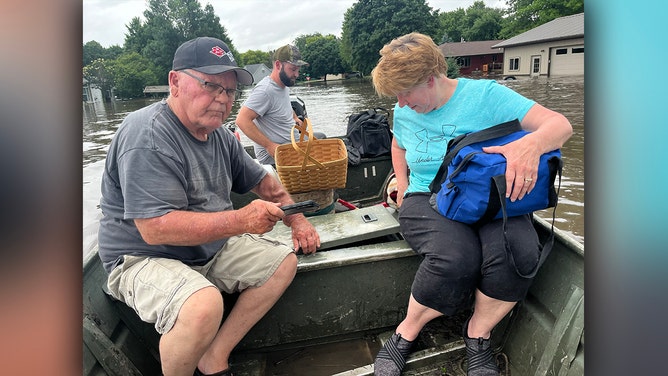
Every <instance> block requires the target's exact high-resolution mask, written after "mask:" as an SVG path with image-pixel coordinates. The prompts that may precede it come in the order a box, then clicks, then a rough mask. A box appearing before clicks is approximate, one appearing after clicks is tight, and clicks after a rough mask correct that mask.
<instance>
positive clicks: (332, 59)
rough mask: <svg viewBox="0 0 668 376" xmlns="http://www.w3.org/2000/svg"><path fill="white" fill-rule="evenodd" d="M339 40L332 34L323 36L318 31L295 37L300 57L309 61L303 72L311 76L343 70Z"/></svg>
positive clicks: (322, 75) (315, 76)
mask: <svg viewBox="0 0 668 376" xmlns="http://www.w3.org/2000/svg"><path fill="white" fill-rule="evenodd" d="M340 44H341V41H340V40H339V39H338V38H337V37H336V36H334V35H332V34H328V35H325V36H323V35H322V34H320V33H316V34H310V35H302V36H299V37H298V38H297V39H295V45H296V46H297V47H298V48H299V51H300V52H301V53H302V58H303V59H304V60H305V61H307V62H308V63H309V65H308V66H307V67H305V69H303V71H304V73H305V74H308V75H310V76H311V77H313V78H319V77H324V78H325V80H327V75H328V74H339V73H343V72H344V67H343V63H342V61H341V54H340Z"/></svg>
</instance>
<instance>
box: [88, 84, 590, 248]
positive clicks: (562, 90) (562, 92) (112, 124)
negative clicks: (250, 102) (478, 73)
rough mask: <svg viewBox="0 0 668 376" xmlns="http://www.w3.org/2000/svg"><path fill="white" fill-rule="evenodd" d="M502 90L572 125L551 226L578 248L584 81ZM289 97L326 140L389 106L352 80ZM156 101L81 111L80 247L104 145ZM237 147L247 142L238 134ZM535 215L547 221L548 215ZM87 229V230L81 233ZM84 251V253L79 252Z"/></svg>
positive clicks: (298, 90)
mask: <svg viewBox="0 0 668 376" xmlns="http://www.w3.org/2000/svg"><path fill="white" fill-rule="evenodd" d="M503 84H504V85H507V86H508V87H510V88H512V89H514V90H516V91H517V92H519V93H521V94H523V95H524V96H526V97H528V98H531V99H534V100H535V101H537V102H538V103H540V104H542V105H544V106H546V107H548V108H551V109H554V110H556V111H559V112H561V113H563V114H564V115H565V116H566V117H568V119H569V120H570V121H571V123H572V124H573V128H574V133H573V136H572V137H571V139H570V140H569V141H568V143H567V144H566V145H565V146H564V148H563V149H562V157H563V160H564V172H563V177H562V181H561V191H560V195H559V205H558V207H557V212H556V222H555V224H556V226H557V227H558V228H560V229H561V230H564V231H566V232H567V233H569V234H571V235H572V236H573V237H574V238H576V239H577V240H579V241H581V242H584V77H565V78H549V79H548V78H535V79H525V80H517V81H504V82H503ZM292 93H293V94H294V95H296V96H298V97H299V98H301V99H302V100H303V101H304V102H305V104H306V110H307V112H308V115H309V118H310V119H311V122H312V124H313V126H314V127H315V128H316V129H317V130H318V131H321V132H324V133H325V134H327V135H329V136H337V135H343V134H345V133H346V125H347V121H346V117H347V116H348V115H350V114H352V113H355V112H358V111H361V110H364V109H368V108H373V107H383V108H386V109H391V108H393V107H394V102H395V100H393V99H388V98H385V99H381V98H378V97H377V96H376V94H375V92H374V91H373V88H372V86H371V85H370V84H369V83H365V82H360V81H357V80H349V81H345V82H341V81H334V82H329V83H327V84H322V83H311V84H309V85H304V86H296V87H293V88H292ZM243 99H244V96H242V98H241V100H240V101H239V102H237V104H235V106H234V108H233V110H232V115H230V117H229V118H228V121H227V124H228V125H232V124H234V118H235V117H236V113H237V111H238V107H239V103H241V102H242V101H243ZM157 100H159V99H157V98H155V99H136V100H130V101H115V102H112V103H100V102H97V103H95V104H84V105H83V114H84V116H83V165H84V173H83V176H84V181H83V187H84V246H85V245H86V238H87V237H89V238H92V237H93V236H94V235H95V234H94V232H96V231H95V230H94V228H95V226H94V222H96V221H97V218H98V216H99V209H98V208H97V204H98V201H99V176H100V174H101V171H102V167H103V163H104V162H103V161H104V158H105V156H106V152H107V148H108V146H109V142H110V141H111V138H112V137H113V135H114V133H115V132H116V129H117V127H118V126H119V124H120V123H121V121H122V120H123V118H124V117H125V116H126V115H127V114H128V113H129V112H131V111H134V110H136V109H138V108H141V107H143V106H146V105H147V104H149V103H152V102H155V101H157ZM241 137H242V142H244V143H246V144H247V143H248V142H249V141H248V139H247V138H246V137H245V136H244V135H243V134H242V135H241ZM539 215H540V216H541V217H543V218H545V219H548V220H551V219H552V210H546V211H543V212H541V213H539ZM87 228H88V230H87ZM84 250H85V248H84Z"/></svg>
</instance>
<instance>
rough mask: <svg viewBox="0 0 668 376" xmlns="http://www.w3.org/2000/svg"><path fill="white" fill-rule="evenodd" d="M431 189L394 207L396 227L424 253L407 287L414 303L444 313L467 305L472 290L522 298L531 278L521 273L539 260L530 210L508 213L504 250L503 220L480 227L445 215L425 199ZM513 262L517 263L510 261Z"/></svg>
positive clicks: (506, 298) (503, 297)
mask: <svg viewBox="0 0 668 376" xmlns="http://www.w3.org/2000/svg"><path fill="white" fill-rule="evenodd" d="M429 197H430V194H412V195H408V196H407V197H405V198H404V201H403V203H402V205H401V207H400V208H399V223H400V225H401V232H402V234H403V236H404V238H405V239H406V241H407V242H408V243H409V244H410V246H411V247H412V248H413V250H415V252H416V253H418V254H419V255H421V256H423V260H422V263H421V264H420V267H419V268H418V271H417V273H416V274H415V279H414V280H413V286H412V288H411V293H412V295H413V297H414V298H415V300H417V301H418V303H420V304H422V305H424V306H427V307H429V308H432V309H435V310H437V311H439V312H441V313H443V314H444V315H453V314H455V313H456V312H457V311H458V310H460V309H464V308H470V304H471V303H472V301H473V296H474V292H475V290H476V289H479V290H480V291H481V292H482V293H483V294H485V295H487V296H489V297H491V298H494V299H498V300H503V301H508V302H516V301H519V300H522V299H524V297H525V296H526V294H527V292H528V291H529V287H530V286H531V283H532V282H533V279H530V278H523V277H520V276H519V275H518V273H517V270H519V271H520V272H521V273H523V274H527V273H529V272H530V271H532V270H533V269H534V268H535V267H536V265H537V264H538V259H539V258H540V251H541V246H540V242H539V239H538V234H537V233H536V230H535V229H534V227H533V224H532V220H531V216H530V215H523V216H519V217H512V218H508V221H507V232H508V234H507V238H508V242H509V244H510V248H511V249H512V250H513V251H512V252H513V257H514V259H515V263H513V262H512V261H511V260H510V258H509V257H508V256H507V254H506V248H505V242H504V237H503V220H502V219H499V220H495V221H492V222H490V223H488V224H486V225H484V226H482V227H481V228H479V229H476V228H474V227H472V226H470V225H467V224H465V223H461V222H456V221H453V220H450V219H448V218H445V217H444V216H442V215H440V214H439V213H438V212H436V211H435V210H434V209H433V208H432V207H431V205H430V204H429ZM516 266H517V269H515V267H516Z"/></svg>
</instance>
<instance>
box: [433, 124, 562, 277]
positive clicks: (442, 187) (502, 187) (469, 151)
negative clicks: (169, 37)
mask: <svg viewBox="0 0 668 376" xmlns="http://www.w3.org/2000/svg"><path fill="white" fill-rule="evenodd" d="M528 133H529V132H527V131H524V130H522V128H521V126H520V123H519V121H518V120H517V119H515V120H512V121H509V122H506V123H502V124H498V125H495V126H493V127H490V128H487V129H484V130H482V131H479V132H473V133H468V134H465V135H461V136H459V137H456V138H454V139H452V140H451V141H450V142H449V143H448V150H447V153H446V154H445V157H444V158H443V163H442V164H441V166H440V168H439V170H438V172H437V174H436V176H435V177H434V180H433V181H432V183H431V185H430V186H429V188H430V190H431V192H432V195H431V198H430V203H431V205H432V207H433V208H434V209H435V210H436V211H438V212H439V213H440V214H441V215H443V216H445V217H446V218H449V219H452V220H455V221H458V222H463V223H467V224H470V225H473V226H480V225H483V224H485V223H487V222H489V221H491V220H494V219H500V218H503V219H504V226H505V220H506V219H507V218H508V217H513V216H519V215H525V214H529V213H532V212H534V211H536V210H542V209H546V208H550V207H555V210H556V205H557V201H558V189H559V187H557V189H556V190H555V187H554V183H555V180H556V176H557V175H559V186H560V185H561V172H562V167H563V162H562V161H561V152H560V151H559V149H557V150H553V151H551V152H549V153H545V154H543V155H542V156H541V157H540V163H539V166H538V177H537V179H536V185H535V187H534V189H533V190H532V191H531V193H530V194H528V195H525V196H524V197H523V198H522V199H521V200H515V201H514V202H512V201H510V199H508V198H506V177H505V172H506V158H505V157H504V156H503V155H502V154H496V153H485V152H484V151H482V148H483V147H484V146H497V145H505V144H507V143H510V142H512V141H515V140H518V139H520V138H521V137H524V135H526V134H528ZM554 215H555V212H553V225H554ZM504 234H505V229H504ZM552 240H553V234H551V236H550V237H549V238H548V239H547V241H546V243H545V244H544V246H543V252H542V254H541V259H540V262H539V266H540V264H542V262H543V261H544V259H545V257H547V254H548V253H549V251H550V249H551V246H552ZM509 254H510V257H511V258H512V253H510V252H509ZM513 262H514V260H513ZM537 269H538V268H536V269H535V270H534V272H533V273H529V275H523V274H522V273H519V271H518V274H520V275H521V276H523V277H533V275H535V272H536V271H537Z"/></svg>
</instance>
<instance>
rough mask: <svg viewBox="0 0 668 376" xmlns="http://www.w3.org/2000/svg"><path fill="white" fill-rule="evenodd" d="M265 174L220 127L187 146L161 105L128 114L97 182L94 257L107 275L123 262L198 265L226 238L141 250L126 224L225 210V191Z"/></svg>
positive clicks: (248, 185)
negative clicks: (152, 259)
mask: <svg viewBox="0 0 668 376" xmlns="http://www.w3.org/2000/svg"><path fill="white" fill-rule="evenodd" d="M265 174H266V170H265V169H264V168H262V166H261V165H260V164H258V163H257V162H256V161H254V160H253V159H252V158H250V156H249V155H248V154H247V153H246V152H245V151H244V149H243V146H242V145H241V143H240V142H239V141H238V140H237V139H236V138H235V137H234V135H233V134H232V133H231V132H230V131H229V130H227V129H226V128H223V127H221V128H219V129H217V130H216V131H214V132H213V133H211V134H209V137H208V139H207V140H206V141H199V140H197V139H195V138H194V137H193V136H192V135H191V134H190V132H188V130H187V129H186V128H185V126H184V125H183V124H182V123H181V121H180V120H179V119H178V118H177V117H176V115H175V114H174V113H173V112H172V111H171V109H170V108H169V106H168V105H167V103H166V101H164V100H163V101H161V102H158V103H154V104H152V105H149V106H147V107H145V108H142V109H140V110H137V111H135V112H133V113H131V114H129V115H128V116H127V117H126V118H125V120H123V123H122V124H121V125H120V127H119V128H118V131H117V133H116V135H115V136H114V138H113V140H112V142H111V145H110V147H109V152H108V154H107V161H106V164H105V169H104V173H103V177H102V199H101V200H100V207H101V209H102V214H103V217H102V219H101V220H100V229H99V234H98V242H99V255H100V258H101V259H102V262H103V265H104V267H105V269H106V270H107V271H108V272H110V271H111V270H112V269H113V268H114V267H115V266H116V265H118V263H119V262H120V260H121V259H122V256H123V255H126V254H127V255H150V256H156V257H164V258H171V259H178V260H181V261H183V262H184V263H186V264H189V265H202V264H204V263H206V262H207V261H208V260H209V259H211V257H213V256H214V255H215V253H216V252H217V251H219V250H220V248H221V247H222V246H223V244H225V242H226V241H227V239H221V240H217V241H214V242H211V243H207V244H202V245H197V246H170V245H149V244H147V243H146V242H144V240H143V239H142V237H141V235H140V234H139V231H138V230H137V227H136V226H135V224H134V219H135V218H153V217H158V216H162V215H164V214H167V213H169V212H171V211H173V210H187V211H194V212H215V211H222V210H231V209H233V207H232V200H231V198H230V192H231V191H233V192H237V193H246V192H248V191H249V190H250V189H252V188H253V187H255V186H256V185H257V184H258V183H259V182H260V181H261V180H262V178H263V177H264V176H265Z"/></svg>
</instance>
